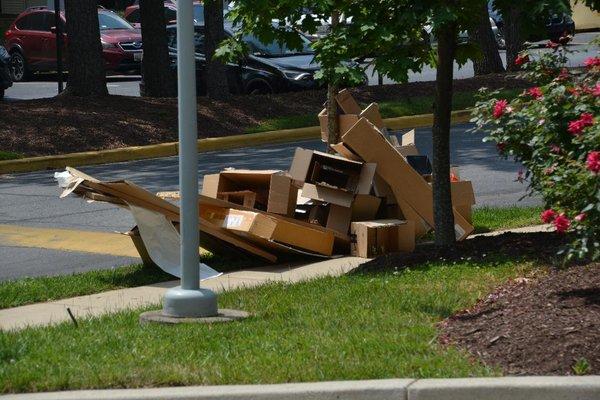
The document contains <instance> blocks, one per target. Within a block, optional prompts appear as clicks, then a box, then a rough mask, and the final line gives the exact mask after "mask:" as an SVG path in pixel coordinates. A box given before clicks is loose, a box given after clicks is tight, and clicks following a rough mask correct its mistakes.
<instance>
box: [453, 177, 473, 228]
mask: <svg viewBox="0 0 600 400" xmlns="http://www.w3.org/2000/svg"><path fill="white" fill-rule="evenodd" d="M450 189H451V190H452V205H453V206H454V208H456V210H457V211H458V212H459V213H460V215H462V216H463V217H464V219H466V220H467V221H469V223H471V224H472V221H473V216H472V207H473V205H474V204H475V193H474V192H473V184H472V183H471V181H458V182H451V184H450Z"/></svg>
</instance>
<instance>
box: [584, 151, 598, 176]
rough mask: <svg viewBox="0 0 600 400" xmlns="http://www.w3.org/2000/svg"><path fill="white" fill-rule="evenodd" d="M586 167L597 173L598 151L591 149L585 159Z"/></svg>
mask: <svg viewBox="0 0 600 400" xmlns="http://www.w3.org/2000/svg"><path fill="white" fill-rule="evenodd" d="M586 166H587V169H589V170H590V171H592V172H593V173H595V174H597V173H600V151H591V152H590V154H588V156H587V160H586Z"/></svg>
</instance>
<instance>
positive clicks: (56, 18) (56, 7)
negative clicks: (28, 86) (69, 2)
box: [54, 0, 64, 94]
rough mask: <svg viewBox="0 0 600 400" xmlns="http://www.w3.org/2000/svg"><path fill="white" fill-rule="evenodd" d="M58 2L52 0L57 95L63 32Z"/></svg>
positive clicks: (61, 67) (61, 73) (59, 91)
mask: <svg viewBox="0 0 600 400" xmlns="http://www.w3.org/2000/svg"><path fill="white" fill-rule="evenodd" d="M60 10H61V8H60V0H54V29H55V31H56V76H57V80H58V94H61V93H62V91H63V82H64V80H63V65H62V41H63V31H62V27H61V25H62V24H61V18H60Z"/></svg>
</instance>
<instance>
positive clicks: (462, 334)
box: [441, 264, 600, 375]
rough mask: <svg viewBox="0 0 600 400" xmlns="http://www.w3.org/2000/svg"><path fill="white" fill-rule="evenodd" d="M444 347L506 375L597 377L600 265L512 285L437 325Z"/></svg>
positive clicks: (573, 269)
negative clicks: (582, 364)
mask: <svg viewBox="0 0 600 400" xmlns="http://www.w3.org/2000/svg"><path fill="white" fill-rule="evenodd" d="M441 327H442V330H443V336H442V337H441V341H442V343H452V344H456V345H458V346H459V347H462V348H465V349H467V350H468V351H470V352H471V353H472V354H474V355H475V356H477V357H478V358H479V359H481V360H483V361H484V362H485V363H487V364H489V365H494V366H498V367H500V368H501V369H502V371H503V372H504V373H505V374H510V375H572V374H574V370H573V366H575V365H576V363H577V362H578V360H581V359H585V360H586V361H587V363H588V365H589V368H588V369H587V371H585V373H587V374H598V373H599V372H600V264H590V265H587V266H572V267H569V268H567V269H564V270H558V269H552V270H551V272H550V273H549V274H548V275H546V276H543V277H539V278H533V279H526V278H521V279H517V280H513V281H511V282H509V283H508V284H506V285H505V286H502V287H501V288H499V289H498V290H496V291H495V292H494V293H492V294H490V295H489V296H488V297H487V298H486V299H485V300H483V301H481V302H480V303H479V304H477V305H476V306H475V307H473V308H472V309H469V310H464V311H462V312H460V313H458V314H456V315H454V316H453V317H451V318H450V319H448V320H446V321H444V322H443V323H442V324H441Z"/></svg>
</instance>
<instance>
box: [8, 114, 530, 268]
mask: <svg viewBox="0 0 600 400" xmlns="http://www.w3.org/2000/svg"><path fill="white" fill-rule="evenodd" d="M468 128H469V126H467V125H461V126H456V127H454V128H453V131H452V142H451V162H452V164H455V165H458V166H459V167H460V168H459V171H460V175H461V177H462V179H466V180H471V181H472V182H473V186H474V189H475V194H476V198H477V203H478V206H509V205H515V204H518V205H535V204H539V203H540V201H539V199H538V198H531V197H526V198H525V199H523V200H521V198H522V197H523V196H524V195H525V188H526V185H524V184H521V183H518V182H516V181H515V178H516V176H517V172H518V170H519V169H520V166H519V165H517V164H515V163H514V162H512V161H509V160H504V159H501V158H500V157H498V155H497V154H496V150H495V148H494V145H493V144H490V143H483V142H482V138H483V134H481V133H470V132H467V129H468ZM416 140H417V146H418V148H419V149H420V151H421V153H423V154H428V155H430V154H431V133H430V130H429V129H419V130H418V131H417V139H416ZM298 146H301V147H305V148H310V149H320V150H324V145H323V144H322V143H321V142H319V141H305V142H298V143H291V144H284V145H272V146H263V147H255V148H246V149H237V150H227V151H219V152H211V153H203V154H200V161H199V168H198V171H199V173H200V175H201V176H202V175H204V174H207V173H214V172H218V171H220V170H222V169H224V168H227V167H235V168H250V169H288V168H289V166H290V163H291V160H292V157H293V153H294V148H295V147H298ZM80 169H81V170H82V171H84V172H86V173H87V174H90V175H92V176H94V177H96V178H99V179H103V180H115V179H128V180H130V181H132V182H135V183H136V184H139V185H141V186H143V187H145V188H147V189H149V190H151V191H153V192H157V191H165V190H177V189H178V164H177V158H176V157H169V158H161V159H152V160H141V161H134V162H127V163H117V164H107V165H98V166H90V167H82V168H80ZM53 174H54V171H41V172H34V173H27V174H14V175H4V176H0V224H12V225H19V226H32V227H44V228H65V229H75V230H96V231H106V232H112V231H127V230H129V229H130V228H131V226H132V225H133V219H132V218H131V216H130V215H129V213H128V212H127V211H125V210H122V209H120V208H117V207H114V206H111V205H107V204H102V203H92V204H89V203H86V202H85V201H83V200H81V199H78V198H76V197H67V198H65V199H59V198H58V194H59V189H58V187H57V185H56V182H55V181H54V179H53ZM133 261H135V259H129V258H123V257H110V256H99V255H90V254H85V253H64V252H56V251H53V250H44V249H30V248H22V247H9V246H6V245H4V246H3V245H2V244H1V243H0V280H6V279H14V278H18V277H23V276H39V275H59V274H67V273H72V272H81V271H86V270H91V269H100V268H111V267H114V266H119V265H123V264H129V263H131V262H133Z"/></svg>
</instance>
